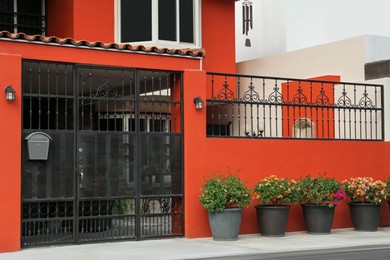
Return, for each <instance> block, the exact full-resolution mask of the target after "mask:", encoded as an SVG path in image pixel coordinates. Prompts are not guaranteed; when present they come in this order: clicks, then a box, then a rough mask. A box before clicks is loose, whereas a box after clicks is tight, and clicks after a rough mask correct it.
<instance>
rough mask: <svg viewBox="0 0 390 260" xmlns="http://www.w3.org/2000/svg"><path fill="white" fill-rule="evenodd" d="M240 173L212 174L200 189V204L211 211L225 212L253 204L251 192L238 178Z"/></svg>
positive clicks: (229, 171)
mask: <svg viewBox="0 0 390 260" xmlns="http://www.w3.org/2000/svg"><path fill="white" fill-rule="evenodd" d="M237 174H238V171H237V172H235V173H232V172H231V170H230V169H228V173H227V174H226V175H223V174H221V173H220V172H218V173H212V174H211V176H210V177H209V178H208V179H206V178H204V182H203V185H202V188H201V189H200V193H201V195H200V202H201V203H202V205H203V207H204V208H205V209H206V210H207V211H209V212H214V211H219V212H221V211H223V210H224V209H225V208H233V207H240V208H243V207H247V206H248V205H249V204H250V202H251V197H250V191H249V189H248V188H247V187H246V186H245V183H244V182H243V181H242V180H241V179H240V178H239V177H238V175H237Z"/></svg>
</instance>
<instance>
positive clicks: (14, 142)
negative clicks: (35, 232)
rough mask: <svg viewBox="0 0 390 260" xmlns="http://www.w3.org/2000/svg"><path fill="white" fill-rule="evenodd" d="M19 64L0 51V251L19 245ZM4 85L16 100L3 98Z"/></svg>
mask: <svg viewBox="0 0 390 260" xmlns="http://www.w3.org/2000/svg"><path fill="white" fill-rule="evenodd" d="M21 66H22V64H21V57H20V56H19V55H8V54H1V53H0V118H1V124H0V136H1V137H2V138H1V146H0V147H1V148H0V158H1V159H0V162H1V163H0V252H6V251H14V250H18V249H19V248H20V201H21V198H20V194H21V189H20V185H21V179H20V176H21V173H20V172H21V161H20V154H21V131H22V127H21V102H22V100H21V96H20V94H21V92H22V91H21ZM6 86H12V88H13V89H14V90H15V92H16V100H14V101H6V100H5V93H4V88H5V87H6ZM0 258H1V257H0Z"/></svg>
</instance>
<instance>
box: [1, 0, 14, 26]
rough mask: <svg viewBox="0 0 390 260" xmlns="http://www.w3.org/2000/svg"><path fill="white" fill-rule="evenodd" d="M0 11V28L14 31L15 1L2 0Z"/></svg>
mask: <svg viewBox="0 0 390 260" xmlns="http://www.w3.org/2000/svg"><path fill="white" fill-rule="evenodd" d="M0 12H1V13H0V30H2V31H3V30H5V31H10V32H13V31H14V27H13V23H14V18H13V15H12V13H13V12H14V1H13V0H0Z"/></svg>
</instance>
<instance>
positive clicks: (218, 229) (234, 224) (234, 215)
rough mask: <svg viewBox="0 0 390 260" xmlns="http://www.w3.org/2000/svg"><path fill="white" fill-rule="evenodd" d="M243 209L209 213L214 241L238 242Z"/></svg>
mask: <svg viewBox="0 0 390 260" xmlns="http://www.w3.org/2000/svg"><path fill="white" fill-rule="evenodd" d="M241 215H242V208H230V209H224V210H223V211H222V212H217V211H214V212H212V213H211V212H209V223H210V228H211V233H212V234H213V239H214V240H237V239H238V233H239V232H240V225H241Z"/></svg>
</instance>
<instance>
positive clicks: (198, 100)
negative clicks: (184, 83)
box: [194, 97, 204, 110]
mask: <svg viewBox="0 0 390 260" xmlns="http://www.w3.org/2000/svg"><path fill="white" fill-rule="evenodd" d="M194 103H195V108H196V109H197V110H201V109H203V108H204V105H203V100H202V99H201V98H200V97H196V98H194Z"/></svg>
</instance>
